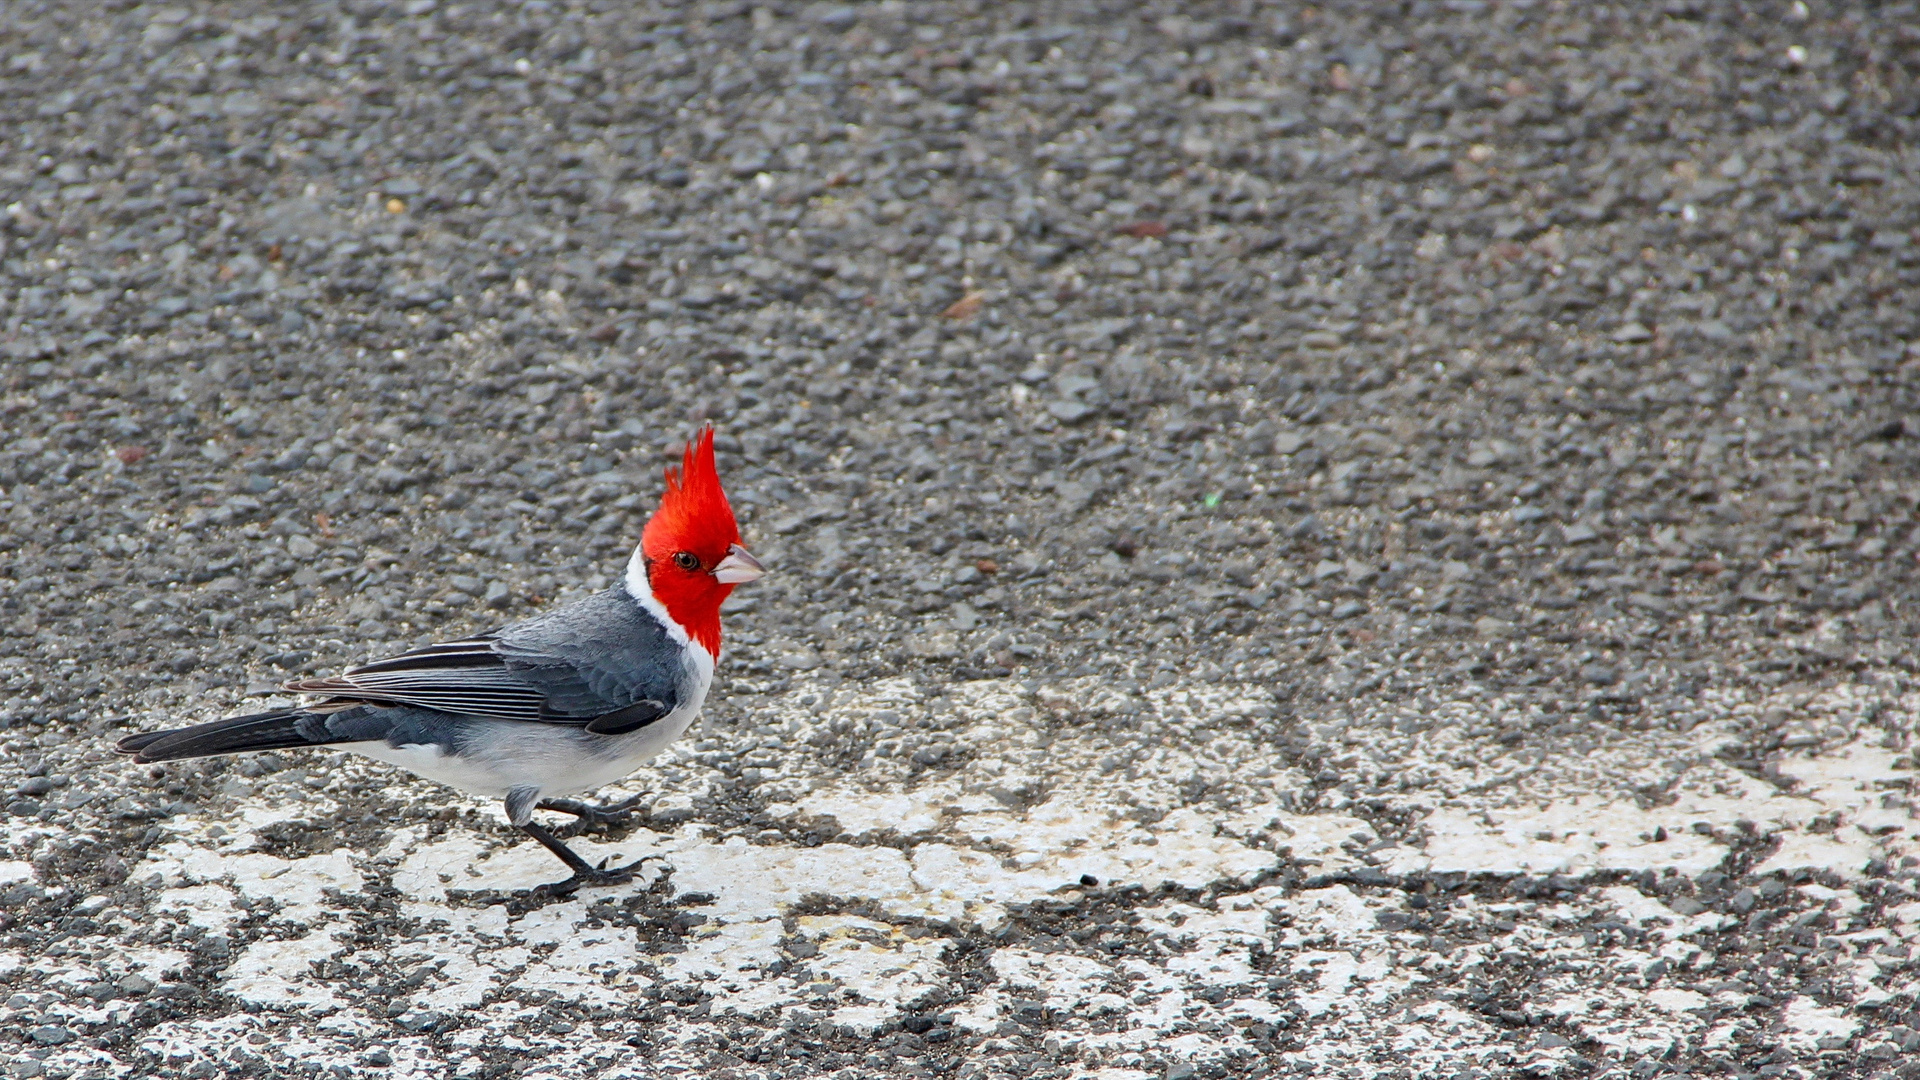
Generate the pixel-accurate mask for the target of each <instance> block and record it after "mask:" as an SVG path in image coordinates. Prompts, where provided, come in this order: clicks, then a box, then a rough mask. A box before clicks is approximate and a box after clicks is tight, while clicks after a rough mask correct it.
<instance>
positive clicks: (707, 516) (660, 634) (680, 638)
mask: <svg viewBox="0 0 1920 1080" xmlns="http://www.w3.org/2000/svg"><path fill="white" fill-rule="evenodd" d="M765 572H766V571H765V570H764V569H763V568H762V567H761V565H760V563H759V562H758V561H757V560H755V559H754V557H753V556H752V555H750V554H748V552H747V549H746V548H744V547H742V546H741V543H740V529H739V526H738V525H737V524H736V523H735V521H734V517H733V508H732V507H731V506H729V505H728V503H727V496H726V493H725V492H724V491H722V490H721V488H720V475H719V473H718V472H717V471H716V470H715V468H714V460H713V429H712V428H710V427H709V428H708V429H706V430H705V431H704V432H702V434H701V435H700V437H699V438H698V439H697V440H696V441H695V442H693V443H690V444H688V446H687V449H686V453H685V455H684V457H683V458H682V463H681V467H680V470H679V472H678V473H677V474H676V472H675V471H674V470H673V469H671V468H669V469H668V470H667V487H666V493H665V494H664V495H663V496H662V497H661V499H660V507H659V509H657V510H655V511H654V514H653V517H652V518H651V519H649V520H648V522H647V526H646V529H645V531H644V532H643V533H642V534H641V538H640V545H639V546H638V547H637V548H635V549H634V552H633V557H632V558H631V559H630V560H629V561H628V563H627V572H626V575H625V578H624V580H622V581H621V583H620V584H618V585H616V586H614V587H613V588H611V589H608V590H606V591H604V592H600V593H596V594H594V595H593V596H590V597H587V598H586V599H584V600H581V601H579V602H577V603H574V604H569V605H567V606H566V607H563V608H559V609H557V610H554V611H550V612H546V613H545V614H542V615H537V616H535V617H533V618H531V619H527V620H525V621H522V622H517V623H514V624H512V625H510V626H504V627H501V628H499V629H497V630H489V631H487V632H486V633H484V634H475V635H473V636H471V637H466V638H461V639H460V640H458V641H447V642H442V643H440V644H437V645H428V646H426V647H425V648H421V649H415V650H413V651H412V652H408V653H402V654H400V655H399V656H394V657H390V658H388V659H385V660H379V661H375V662H374V663H371V664H365V665H362V666H360V667H356V668H351V669H349V670H347V671H345V672H343V673H341V674H339V675H335V676H332V677H331V678H324V679H301V680H299V681H296V682H290V683H287V684H286V689H287V690H290V691H297V692H299V693H302V694H312V695H318V700H316V701H314V702H313V703H312V704H309V705H303V706H299V707H297V708H284V709H274V710H271V711H268V712H262V713H254V714H252V715H249V716H235V717H230V718H228V719H225V720H215V721H213V722H211V723H206V724H197V725H195V726H193V727H188V728H180V729H178V730H175V731H156V732H149V733H147V734H144V735H130V736H128V737H127V738H124V739H122V740H120V743H119V745H118V746H117V747H116V749H118V750H119V751H120V752H121V753H123V754H131V755H133V758H134V760H135V761H140V762H154V761H177V760H179V759H181V758H195V757H206V756H208V755H213V754H235V753H243V752H246V751H250V750H284V749H288V748H291V747H301V746H337V747H339V748H341V749H343V750H351V751H353V752H355V753H358V754H364V755H366V756H367V757H370V758H374V759H377V760H379V761H386V762H391V763H393V764H395V765H400V766H403V767H405V768H407V769H411V770H412V771H414V772H416V773H418V774H420V775H421V776H424V777H427V778H428V779H430V780H437V781H439V782H441V783H443V784H447V785H449V786H451V787H455V788H459V789H460V790H462V791H467V792H471V793H473V794H476V795H486V796H491V797H496V798H502V799H505V800H506V809H507V820H508V821H510V822H512V823H513V824H514V825H515V826H516V827H518V828H520V829H522V830H524V831H525V832H526V833H528V834H529V835H530V836H532V837H533V838H534V839H535V840H538V841H540V843H541V844H543V845H545V846H546V848H547V849H548V850H549V851H551V852H553V853H554V854H555V855H557V856H559V858H560V860H561V861H562V862H564V863H566V864H567V866H568V868H569V869H571V870H572V871H573V876H572V877H570V878H568V879H567V880H566V881H563V882H560V883H558V884H555V885H551V886H547V888H548V889H550V890H553V891H557V892H564V891H568V890H571V889H573V888H577V887H578V886H580V885H583V884H595V885H598V884H617V883H619V882H623V881H627V880H631V878H632V877H633V875H634V872H635V871H636V870H638V869H639V867H640V863H638V862H636V863H633V864H632V865H629V866H622V867H613V868H608V867H606V866H604V865H602V866H599V867H595V866H592V865H590V864H589V863H588V862H587V861H586V860H585V859H583V858H581V857H580V856H579V855H578V854H577V853H575V852H574V851H573V850H572V849H571V848H569V847H567V845H566V844H565V843H563V842H562V841H561V840H560V838H559V837H557V836H555V835H554V834H553V833H552V832H550V831H549V830H547V829H546V828H545V827H543V826H541V825H540V824H538V823H537V822H535V821H534V820H533V812H534V810H536V809H541V810H556V811H560V812H563V813H568V814H573V815H575V816H576V817H578V818H580V819H582V820H583V821H585V822H596V821H608V820H618V818H619V817H620V816H622V815H624V814H625V813H627V812H628V811H631V810H632V809H633V805H634V803H633V802H628V803H623V804H620V805H616V806H610V807H596V806H590V805H587V804H585V803H581V802H577V801H575V800H573V799H569V798H566V796H570V795H576V794H580V793H582V792H586V791H590V790H592V789H594V788H597V787H600V786H601V785H603V784H609V783H612V782H614V781H616V780H619V779H621V778H622V777H624V776H627V775H628V774H629V773H632V772H633V771H634V770H635V769H637V768H639V767H640V766H641V765H642V764H643V763H645V762H646V761H648V760H649V759H651V758H652V757H653V756H654V755H656V754H658V753H659V752H660V751H661V750H663V749H665V748H666V746H667V744H668V743H670V742H672V741H673V740H674V739H676V738H678V737H679V736H680V733H681V732H684V731H686V730H687V728H688V726H689V725H691V724H692V723H693V721H694V718H695V717H696V716H698V715H699V713H700V706H701V704H702V703H703V702H704V701H705V700H706V697H707V688H708V686H709V685H710V684H711V683H712V681H713V665H714V661H715V660H717V659H718V658H719V656H720V604H721V602H722V601H724V600H725V599H726V598H727V595H728V594H729V593H731V592H732V591H733V587H734V586H735V585H739V584H742V583H745V582H749V581H753V580H755V579H756V578H759V577H760V576H761V575H762V574H764V573H765ZM643 861H644V860H643Z"/></svg>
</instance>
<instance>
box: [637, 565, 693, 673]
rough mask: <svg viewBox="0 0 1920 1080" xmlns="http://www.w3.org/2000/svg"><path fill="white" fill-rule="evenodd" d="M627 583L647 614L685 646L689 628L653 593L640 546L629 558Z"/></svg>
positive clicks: (688, 638)
mask: <svg viewBox="0 0 1920 1080" xmlns="http://www.w3.org/2000/svg"><path fill="white" fill-rule="evenodd" d="M626 585H627V595H629V596H631V597H633V599H634V602H635V603H637V604H639V605H640V606H641V607H643V608H645V609H646V611H647V614H649V615H652V616H653V617H654V618H655V619H658V620H659V621H660V625H661V626H664V627H666V628H667V634H668V636H670V637H672V638H673V641H674V644H676V645H680V646H682V647H685V646H686V645H687V644H688V643H689V642H690V641H691V640H692V638H690V637H689V636H688V634H687V628H686V627H684V626H681V625H680V623H679V622H678V621H676V620H675V619H674V617H673V616H671V615H669V614H667V606H666V605H665V604H662V603H661V602H660V598H659V597H657V596H655V595H653V586H652V585H650V584H648V582H647V557H646V556H645V555H644V554H642V553H641V551H640V548H639V547H638V546H636V547H635V548H634V549H633V558H631V559H628V560H627V579H626ZM700 651H701V652H703V653H704V652H706V651H707V650H706V649H704V648H702V649H700ZM708 663H712V657H708Z"/></svg>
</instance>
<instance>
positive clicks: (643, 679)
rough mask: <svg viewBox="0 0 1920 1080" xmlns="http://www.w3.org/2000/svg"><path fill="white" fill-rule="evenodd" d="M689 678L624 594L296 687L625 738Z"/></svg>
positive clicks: (664, 709)
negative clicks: (580, 728)
mask: <svg viewBox="0 0 1920 1080" xmlns="http://www.w3.org/2000/svg"><path fill="white" fill-rule="evenodd" d="M686 678H687V676H686V669H685V666H684V663H683V662H682V652H681V649H680V646H679V644H678V643H677V642H675V641H674V640H673V639H672V638H671V637H670V636H669V635H668V633H667V630H666V628H665V627H664V626H661V625H660V623H659V622H658V621H656V620H655V619H654V618H653V617H652V616H650V615H648V614H647V613H646V612H645V611H643V610H641V608H640V606H639V605H638V604H636V603H634V602H633V600H632V598H630V597H629V596H627V594H626V593H625V591H624V590H621V589H618V588H616V589H610V590H608V591H606V592H602V593H596V594H595V595H593V596H590V597H588V598H587V599H585V600H582V601H580V602H579V603H576V604H570V605H568V606H567V607H564V608H561V609H559V610H557V611H552V612H549V613H547V614H545V615H540V616H536V617H535V618H532V619H528V620H526V621H525V622H519V623H515V624H513V625H511V626H506V627H502V628H501V629H498V630H493V631H489V632H487V633H485V634H480V635H476V636H474V637H471V638H464V639H461V640H459V641H448V642H442V643H439V644H435V645H429V646H427V647H425V648H422V649H415V650H413V651H412V652H407V653H402V654H400V655H398V656H393V657H389V658H387V659H385V660H378V661H375V662H374V663H371V664H364V665H362V666H360V667H356V668H352V669H349V670H348V671H346V672H343V673H342V674H339V675H336V676H333V677H331V678H325V679H303V680H301V681H298V682H292V683H288V684H287V689H289V690H297V691H300V692H302V693H311V694H330V695H333V696H335V697H338V698H345V699H351V700H358V701H372V702H380V703H385V704H396V705H416V706H420V707H423V708H428V709H438V710H440V711H443V712H450V713H459V714H461V715H465V716H485V717H493V718H496V719H501V720H520V721H526V722H529V723H546V724H576V725H580V726H584V727H585V728H586V729H587V730H588V731H591V732H594V733H596V734H603V735H617V734H622V733H624V732H627V731H633V730H635V729H637V728H640V727H644V726H646V725H647V724H649V723H652V722H653V721H654V720H657V719H659V718H660V717H662V716H665V715H666V714H667V713H670V712H672V711H673V710H674V708H675V707H676V706H678V704H679V702H680V700H681V696H682V690H683V687H682V684H683V683H684V682H685V681H686Z"/></svg>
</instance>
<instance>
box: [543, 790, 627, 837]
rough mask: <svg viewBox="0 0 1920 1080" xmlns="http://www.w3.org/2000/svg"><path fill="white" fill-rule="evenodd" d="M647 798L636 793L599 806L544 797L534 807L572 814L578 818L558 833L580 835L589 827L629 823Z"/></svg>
mask: <svg viewBox="0 0 1920 1080" xmlns="http://www.w3.org/2000/svg"><path fill="white" fill-rule="evenodd" d="M646 798H647V797H646V796H645V795H635V796H633V797H632V798H629V799H622V800H620V801H619V802H617V803H603V804H600V805H598V806H596V805H594V804H593V803H585V802H581V801H580V800H578V799H542V800H540V801H539V802H538V803H536V804H534V807H535V809H538V810H552V811H554V812H555V813H560V814H572V815H573V816H574V818H575V819H576V820H575V821H574V822H573V823H572V824H570V825H566V826H564V827H562V828H560V829H559V830H557V831H556V835H559V836H579V835H580V834H581V833H583V832H586V831H587V830H588V829H594V828H617V827H619V826H622V825H626V824H628V823H629V822H631V821H632V820H633V812H634V811H635V810H638V809H639V808H640V804H641V803H643V802H645V801H646Z"/></svg>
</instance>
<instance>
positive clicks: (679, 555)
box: [673, 551, 700, 570]
mask: <svg viewBox="0 0 1920 1080" xmlns="http://www.w3.org/2000/svg"><path fill="white" fill-rule="evenodd" d="M673 565H675V566H677V567H679V568H680V569H682V570H698V569H700V556H698V555H695V554H694V553H693V552H691V551H676V552H674V553H673Z"/></svg>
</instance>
